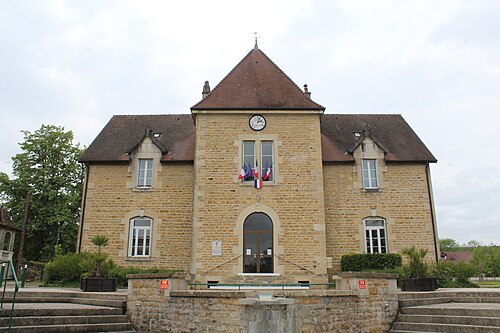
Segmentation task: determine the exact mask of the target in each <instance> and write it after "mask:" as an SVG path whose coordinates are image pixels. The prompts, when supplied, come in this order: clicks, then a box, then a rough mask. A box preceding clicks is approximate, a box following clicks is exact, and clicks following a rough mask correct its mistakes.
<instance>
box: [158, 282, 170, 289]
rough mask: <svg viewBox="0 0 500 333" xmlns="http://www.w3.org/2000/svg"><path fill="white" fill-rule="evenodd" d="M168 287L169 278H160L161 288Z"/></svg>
mask: <svg viewBox="0 0 500 333" xmlns="http://www.w3.org/2000/svg"><path fill="white" fill-rule="evenodd" d="M167 289H168V280H160V290H167Z"/></svg>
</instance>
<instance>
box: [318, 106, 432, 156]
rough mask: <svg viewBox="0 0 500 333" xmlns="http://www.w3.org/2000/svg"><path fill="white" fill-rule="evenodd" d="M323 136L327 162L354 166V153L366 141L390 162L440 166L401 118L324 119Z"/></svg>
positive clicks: (354, 116) (337, 116)
mask: <svg viewBox="0 0 500 333" xmlns="http://www.w3.org/2000/svg"><path fill="white" fill-rule="evenodd" d="M368 129H369V130H368ZM321 134H322V151H323V161H324V162H353V161H354V157H353V156H352V153H353V151H354V150H355V148H356V147H357V145H359V144H360V143H361V142H362V141H363V140H364V139H365V138H366V137H370V138H371V139H372V140H373V141H375V143H376V144H377V145H378V146H379V147H380V148H381V149H382V150H383V151H384V153H385V160H386V161H387V162H423V163H427V162H429V163H435V162H437V160H436V158H435V157H434V155H432V153H431V152H430V151H429V149H427V147H426V146H425V145H424V143H423V142H422V141H421V140H420V138H419V137H418V136H417V135H416V134H415V132H414V131H413V130H412V129H411V127H410V125H408V123H407V122H406V121H405V120H404V119H403V117H401V115H398V114H334V115H323V117H322V118H321Z"/></svg>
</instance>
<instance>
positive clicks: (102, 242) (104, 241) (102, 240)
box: [92, 235, 109, 252]
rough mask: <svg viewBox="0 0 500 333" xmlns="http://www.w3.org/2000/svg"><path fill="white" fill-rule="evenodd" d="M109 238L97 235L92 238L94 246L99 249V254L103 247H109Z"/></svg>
mask: <svg viewBox="0 0 500 333" xmlns="http://www.w3.org/2000/svg"><path fill="white" fill-rule="evenodd" d="M108 241H109V239H108V237H106V236H103V235H96V236H94V238H92V244H94V245H95V246H97V247H98V252H101V247H105V246H107V245H108Z"/></svg>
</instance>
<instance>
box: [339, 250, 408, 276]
mask: <svg viewBox="0 0 500 333" xmlns="http://www.w3.org/2000/svg"><path fill="white" fill-rule="evenodd" d="M402 263H403V260H402V258H401V255H399V254H398V253H356V254H345V255H343V256H342V258H341V259H340V265H341V268H342V271H353V272H360V271H373V270H383V269H395V268H397V267H400V266H401V265H402Z"/></svg>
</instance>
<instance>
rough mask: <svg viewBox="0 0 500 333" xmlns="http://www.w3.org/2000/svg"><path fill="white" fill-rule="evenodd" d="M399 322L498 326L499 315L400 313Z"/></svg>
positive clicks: (499, 325)
mask: <svg viewBox="0 0 500 333" xmlns="http://www.w3.org/2000/svg"><path fill="white" fill-rule="evenodd" d="M398 321H399V322H407V323H409V322H411V323H439V324H460V325H476V326H495V327H500V317H472V316H439V315H409V314H400V315H399V316H398Z"/></svg>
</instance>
